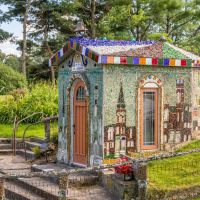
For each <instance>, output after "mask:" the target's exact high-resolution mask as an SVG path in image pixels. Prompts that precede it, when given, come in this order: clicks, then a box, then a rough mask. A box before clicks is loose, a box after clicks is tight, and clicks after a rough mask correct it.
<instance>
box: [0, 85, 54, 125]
mask: <svg viewBox="0 0 200 200" xmlns="http://www.w3.org/2000/svg"><path fill="white" fill-rule="evenodd" d="M36 112H42V113H44V115H45V116H54V115H57V114H58V92H57V87H55V86H52V85H51V84H48V83H37V84H35V85H31V86H30V88H29V90H27V91H26V92H25V93H24V94H23V95H18V96H17V98H16V96H15V98H12V99H10V100H9V101H7V102H4V103H2V104H0V123H12V122H13V120H14V117H15V116H17V117H18V118H19V119H23V118H25V117H27V116H29V115H31V114H33V113H36ZM40 118H41V115H35V116H32V117H31V118H29V119H27V120H26V121H25V122H26V123H33V122H37V121H39V120H40Z"/></svg>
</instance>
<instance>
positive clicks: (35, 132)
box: [0, 123, 58, 139]
mask: <svg viewBox="0 0 200 200" xmlns="http://www.w3.org/2000/svg"><path fill="white" fill-rule="evenodd" d="M29 125H30V124H20V125H19V127H18V130H17V137H18V138H22V137H23V133H24V130H25V129H26V127H27V126H29ZM56 135H58V123H51V137H56ZM12 136H13V124H0V137H3V138H11V137H12ZM31 137H37V138H42V139H44V138H45V131H44V124H43V123H40V124H36V125H33V126H31V127H29V129H28V130H27V132H26V138H31Z"/></svg>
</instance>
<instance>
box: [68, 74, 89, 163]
mask: <svg viewBox="0 0 200 200" xmlns="http://www.w3.org/2000/svg"><path fill="white" fill-rule="evenodd" d="M79 81H81V82H83V83H84V85H85V92H86V93H85V95H86V105H87V106H86V112H87V120H86V143H87V144H86V146H87V164H86V165H84V164H81V163H75V162H74V145H73V144H74V126H73V125H74V95H75V88H76V85H77V83H78V82H79ZM69 96H70V101H69V111H70V113H69V129H68V130H69V142H68V144H69V148H68V150H69V163H70V164H74V165H78V166H81V167H86V166H89V165H90V163H89V161H90V147H89V146H90V145H89V138H90V133H89V124H90V121H89V120H90V118H89V105H90V104H89V89H88V84H87V82H86V81H85V80H84V79H83V78H82V76H80V75H79V76H77V77H76V78H75V77H73V79H72V83H71V86H70V94H69Z"/></svg>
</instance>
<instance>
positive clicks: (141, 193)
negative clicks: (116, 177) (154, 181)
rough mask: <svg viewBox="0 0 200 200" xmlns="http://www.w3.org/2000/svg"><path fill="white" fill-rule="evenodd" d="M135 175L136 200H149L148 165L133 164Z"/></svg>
mask: <svg viewBox="0 0 200 200" xmlns="http://www.w3.org/2000/svg"><path fill="white" fill-rule="evenodd" d="M133 174H134V177H135V181H136V199H137V200H146V199H147V163H146V162H142V163H133Z"/></svg>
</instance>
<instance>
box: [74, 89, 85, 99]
mask: <svg viewBox="0 0 200 200" xmlns="http://www.w3.org/2000/svg"><path fill="white" fill-rule="evenodd" d="M76 100H78V101H84V100H85V89H84V87H82V86H81V87H79V88H78V90H77V94H76Z"/></svg>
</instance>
